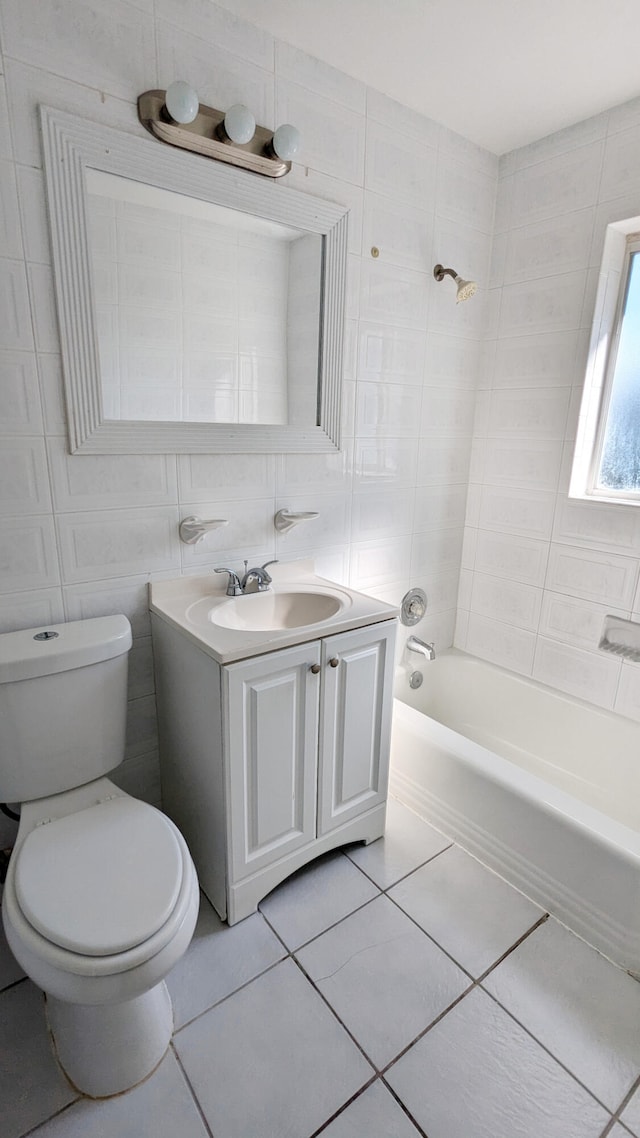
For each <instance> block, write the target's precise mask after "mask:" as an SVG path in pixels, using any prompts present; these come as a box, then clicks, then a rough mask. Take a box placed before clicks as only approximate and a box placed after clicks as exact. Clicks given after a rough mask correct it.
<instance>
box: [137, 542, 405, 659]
mask: <svg viewBox="0 0 640 1138" xmlns="http://www.w3.org/2000/svg"><path fill="white" fill-rule="evenodd" d="M270 572H271V573H272V574H273V584H272V585H271V586H270V588H269V589H268V590H267V591H266V592H264V593H258V592H255V593H246V594H244V595H243V596H241V597H228V596H227V595H226V593H225V588H226V580H225V581H223V580H222V578H221V577H218V576H214V575H213V574H212V573H208V574H206V575H205V576H201V577H195V576H194V577H179V578H175V579H174V580H173V581H154V582H153V583H152V585H151V606H150V607H151V611H152V612H153V613H154V614H155V615H156V616H158V617H159V618H161V619H162V620H165V621H167V622H168V623H169V624H172V625H173V626H174V627H175V628H178V629H179V630H180V631H182V632H183V633H186V635H187V636H188V637H189V638H190V639H192V640H193V641H194V642H195V643H196V644H198V646H199V647H200V648H202V649H203V650H204V651H205V652H208V653H209V655H211V656H213V658H214V660H217V662H218V663H219V664H231V663H233V662H234V661H236V660H244V659H247V657H249V656H256V655H259V654H260V653H262V652H273V651H275V650H276V649H278V648H286V647H290V646H292V645H294V644H304V643H305V642H306V641H311V640H314V639H316V638H317V637H324V636H332V635H334V634H336V633H339V632H347V631H349V630H350V629H352V628H362V627H364V626H365V625H368V624H372V623H375V622H376V621H380V620H391V619H392V618H393V617H395V616H396V615H397V612H398V610H397V608H395V607H394V606H392V605H389V604H386V603H385V602H384V601H379V600H377V599H376V598H374V597H369V596H367V595H366V594H364V593H357V592H355V591H354V590H353V589H349V588H346V587H345V586H344V585H338V584H334V582H333V581H327V580H326V579H324V578H323V577H318V576H317V575H316V574H315V573H314V571H313V563H312V562H310V561H302V560H301V561H298V562H285V563H284V564H277V565H274V566H273V569H270Z"/></svg>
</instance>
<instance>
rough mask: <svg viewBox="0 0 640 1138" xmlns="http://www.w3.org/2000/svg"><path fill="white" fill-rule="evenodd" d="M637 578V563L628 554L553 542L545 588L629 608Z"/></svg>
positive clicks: (600, 602) (599, 602) (598, 602)
mask: <svg viewBox="0 0 640 1138" xmlns="http://www.w3.org/2000/svg"><path fill="white" fill-rule="evenodd" d="M637 579H638V562H637V561H636V560H635V559H632V558H631V557H620V556H618V555H616V554H613V553H600V552H599V551H598V550H597V549H582V548H580V547H579V546H571V545H559V544H558V545H556V544H555V543H554V544H552V546H551V550H550V553H549V566H548V570H547V577H546V581H545V587H546V588H547V589H551V590H553V592H556V593H567V594H569V595H573V596H578V597H584V599H585V600H587V601H595V603H596V604H608V605H613V606H614V607H615V608H621V609H630V608H631V602H632V600H633V596H634V592H635V588H636V582H637Z"/></svg>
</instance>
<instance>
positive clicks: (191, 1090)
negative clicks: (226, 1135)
mask: <svg viewBox="0 0 640 1138" xmlns="http://www.w3.org/2000/svg"><path fill="white" fill-rule="evenodd" d="M169 1050H170V1051H171V1054H172V1055H173V1057H174V1059H175V1061H176V1063H177V1064H178V1068H179V1070H180V1072H181V1074H182V1077H183V1079H184V1081H185V1083H186V1084H187V1087H188V1089H189V1093H190V1095H191V1097H192V1099H193V1101H194V1103H195V1106H196V1110H197V1111H198V1114H199V1115H200V1117H201V1119H202V1122H203V1125H204V1128H205V1130H206V1132H207V1134H208V1135H209V1138H214V1134H213V1131H212V1129H211V1127H210V1126H209V1123H208V1122H207V1119H206V1117H205V1113H204V1111H203V1109H202V1107H201V1106H200V1100H199V1098H198V1096H197V1094H196V1092H195V1090H194V1087H193V1084H192V1082H191V1079H190V1078H189V1076H188V1075H187V1072H186V1071H185V1069H184V1067H183V1065H182V1060H181V1059H180V1056H179V1055H178V1052H177V1051H176V1049H175V1047H174V1045H173V1040H172V1041H171V1043H170V1044H169Z"/></svg>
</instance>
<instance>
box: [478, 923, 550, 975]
mask: <svg viewBox="0 0 640 1138" xmlns="http://www.w3.org/2000/svg"><path fill="white" fill-rule="evenodd" d="M548 920H549V913H543V914H542V916H541V917H540V918H539V919H538V920H537V921H536V923H535V924H534V925H532V926H531V928H529V929H527V931H526V932H525V933H523V934H522V936H521V937H519V938H518V940H517V941H515V942H514V944H512V945H511V948H508V949H507V951H506V952H503V954H502V956H501V957H500V958H499V960H496V961H495V963H494V964H491V965H490V966H489V967H488V968H487V969H486V970H485V971H484V972H483V973H482V974H481V975H480V976H478V979H477V981H476V983H478V984H482V982H483V980H486V978H487V976H489V974H490V973H491V972H493V970H494V968H497V967H498V965H499V964H502V962H503V960H506V959H507V957H508V956H511V953H512V952H515V950H516V948H519V947H520V945H521V944H523V943H524V941H525V940H528V938H529V937H530V936H531V934H532V933H534V932H535V931H536V929H539V928H540V927H541V926H542V925H544V924H546V922H547V921H548Z"/></svg>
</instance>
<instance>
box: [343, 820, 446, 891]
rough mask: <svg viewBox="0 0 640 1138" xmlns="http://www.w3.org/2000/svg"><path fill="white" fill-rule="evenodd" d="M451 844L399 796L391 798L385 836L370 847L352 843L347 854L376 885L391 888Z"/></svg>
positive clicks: (346, 851)
mask: <svg viewBox="0 0 640 1138" xmlns="http://www.w3.org/2000/svg"><path fill="white" fill-rule="evenodd" d="M449 845H451V842H450V841H449V839H448V838H445V836H444V834H440V833H439V832H438V831H437V830H434V829H433V827H432V826H430V825H429V824H428V822H423V820H422V818H419V817H418V815H417V814H414V813H413V811H412V810H409V809H408V808H407V807H406V806H403V804H402V803H401V802H398V800H397V799H395V798H390V799H389V800H388V801H387V824H386V829H385V832H384V837H382V838H378V840H377V842H370V843H369V845H368V846H365V845H353V846H350V847H349V848H348V849H346V850H345V853H346V854H347V856H348V857H349V858H350V859H351V861H353V862H355V864H356V865H357V866H359V867H360V869H361V870H363V872H364V873H366V874H367V877H370V878H371V879H372V881H374V882H375V884H376V885H378V886H379V887H380V888H381V889H388V888H389V886H390V885H393V884H395V882H396V881H399V880H400V878H401V877H406V875H407V874H408V873H411V872H412V871H413V870H414V869H417V868H418V866H419V865H422V864H423V863H424V862H425V861H430V859H431V858H432V857H435V856H436V854H439V853H441V852H442V850H444V849H446V848H447V846H449Z"/></svg>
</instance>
